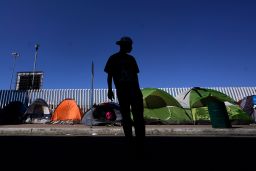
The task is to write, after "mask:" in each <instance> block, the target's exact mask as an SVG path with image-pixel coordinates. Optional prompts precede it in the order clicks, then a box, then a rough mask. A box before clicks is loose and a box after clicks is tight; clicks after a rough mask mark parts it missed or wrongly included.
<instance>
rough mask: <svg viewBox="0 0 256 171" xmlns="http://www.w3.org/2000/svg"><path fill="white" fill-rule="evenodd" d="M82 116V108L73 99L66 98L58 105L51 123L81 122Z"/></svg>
mask: <svg viewBox="0 0 256 171" xmlns="http://www.w3.org/2000/svg"><path fill="white" fill-rule="evenodd" d="M81 118H82V112H81V109H80V108H79V107H78V105H77V103H76V101H75V100H73V99H64V100H63V101H62V102H60V103H59V105H58V106H57V107H56V109H55V111H54V113H53V114H52V117H51V123H54V124H55V123H61V124H74V123H80V121H81Z"/></svg>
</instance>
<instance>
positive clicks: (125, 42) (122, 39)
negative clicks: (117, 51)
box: [116, 36, 133, 45]
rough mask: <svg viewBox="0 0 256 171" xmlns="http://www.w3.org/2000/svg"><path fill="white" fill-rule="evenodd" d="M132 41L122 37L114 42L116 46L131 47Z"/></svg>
mask: <svg viewBox="0 0 256 171" xmlns="http://www.w3.org/2000/svg"><path fill="white" fill-rule="evenodd" d="M132 43H133V42H132V39H131V38H130V37H128V36H124V37H122V38H121V39H120V40H118V41H117V42H116V44H117V45H123V44H130V45H132Z"/></svg>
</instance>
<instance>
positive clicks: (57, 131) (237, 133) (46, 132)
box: [0, 124, 256, 137]
mask: <svg viewBox="0 0 256 171" xmlns="http://www.w3.org/2000/svg"><path fill="white" fill-rule="evenodd" d="M0 136H124V134H123V129H122V127H120V126H93V127H89V126H84V125H48V124H28V125H27V124H24V125H1V126H0ZM146 136H185V137H186V136H194V137H256V126H254V125H253V126H249V125H242V126H241V125H239V126H235V127H233V128H229V129H222V128H211V126H210V125H147V126H146Z"/></svg>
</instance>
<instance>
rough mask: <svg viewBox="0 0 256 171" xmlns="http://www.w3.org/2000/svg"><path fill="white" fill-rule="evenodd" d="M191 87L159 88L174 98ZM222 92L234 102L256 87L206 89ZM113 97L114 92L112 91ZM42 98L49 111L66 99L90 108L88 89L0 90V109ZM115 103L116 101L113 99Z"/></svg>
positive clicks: (103, 94) (98, 97)
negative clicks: (11, 103)
mask: <svg viewBox="0 0 256 171" xmlns="http://www.w3.org/2000/svg"><path fill="white" fill-rule="evenodd" d="M190 88H191V87H184V88H160V89H162V90H164V91H166V92H168V93H169V94H171V95H173V96H174V97H175V96H177V95H178V94H179V93H181V92H183V91H187V90H189V89H190ZM206 88H211V89H215V90H218V91H220V92H223V93H225V94H227V95H229V96H230V97H232V98H234V99H235V100H236V101H238V100H240V99H242V98H244V97H246V96H249V95H256V87H206ZM107 93H108V90H107V89H94V98H93V103H96V104H98V103H102V102H107V101H109V100H108V97H107ZM114 93H115V96H116V91H115V90H114ZM38 98H42V99H44V100H45V101H46V102H47V103H48V104H49V106H50V108H51V109H55V108H56V107H57V105H58V104H59V103H60V102H61V101H62V100H64V99H66V98H72V99H75V100H76V102H77V104H78V105H79V106H80V107H81V109H82V110H83V111H84V112H85V111H86V110H87V109H88V108H89V107H90V106H91V104H90V102H91V99H90V98H91V90H90V89H41V90H29V91H17V90H0V107H1V108H3V107H4V106H5V105H7V104H8V103H10V102H11V101H21V102H23V103H24V104H28V105H29V104H31V103H32V102H33V101H34V100H36V99H38ZM115 102H117V99H116V98H115Z"/></svg>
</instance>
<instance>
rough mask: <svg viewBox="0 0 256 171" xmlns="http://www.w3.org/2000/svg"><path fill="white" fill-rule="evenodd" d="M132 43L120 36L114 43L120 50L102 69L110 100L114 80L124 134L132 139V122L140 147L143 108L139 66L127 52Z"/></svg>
mask: <svg viewBox="0 0 256 171" xmlns="http://www.w3.org/2000/svg"><path fill="white" fill-rule="evenodd" d="M132 43H133V42H132V39H131V38H129V37H122V38H121V39H120V40H119V41H117V42H116V44H117V45H119V46H120V51H119V52H118V53H115V54H113V55H112V56H110V57H109V59H108V61H107V63H106V66H105V69H104V71H105V72H106V73H107V74H108V79H107V80H108V98H109V99H110V100H111V101H112V100H113V99H114V94H113V91H112V79H113V80H114V84H115V87H116V91H117V98H118V101H119V105H120V111H121V114H122V117H123V120H122V125H123V130H124V134H125V136H126V137H127V138H128V140H129V141H130V142H132V141H133V140H132V139H133V134H132V125H133V123H134V128H135V135H136V138H135V140H136V145H137V147H139V148H140V147H142V146H141V145H143V141H144V137H145V125H144V118H143V110H144V108H143V98H142V93H141V90H140V86H139V81H138V75H137V74H138V73H139V68H138V65H137V62H136V60H135V58H134V57H133V56H131V55H129V54H128V53H130V52H131V51H132ZM130 108H131V110H130ZM131 111H132V116H133V122H132V119H131Z"/></svg>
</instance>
